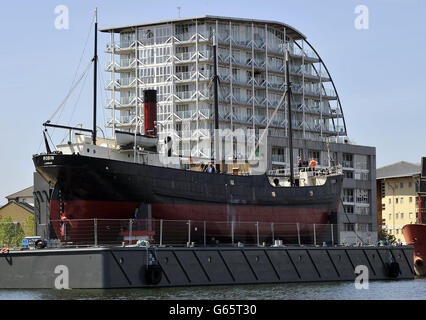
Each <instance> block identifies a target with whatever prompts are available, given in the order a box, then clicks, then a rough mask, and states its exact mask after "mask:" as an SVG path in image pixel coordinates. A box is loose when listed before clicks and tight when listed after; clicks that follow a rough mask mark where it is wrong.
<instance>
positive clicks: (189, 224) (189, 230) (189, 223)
mask: <svg viewBox="0 0 426 320" xmlns="http://www.w3.org/2000/svg"><path fill="white" fill-rule="evenodd" d="M188 244H189V245H190V244H191V220H188Z"/></svg>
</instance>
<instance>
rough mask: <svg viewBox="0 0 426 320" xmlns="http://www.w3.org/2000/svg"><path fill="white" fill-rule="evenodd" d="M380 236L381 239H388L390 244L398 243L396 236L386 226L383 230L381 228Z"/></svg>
mask: <svg viewBox="0 0 426 320" xmlns="http://www.w3.org/2000/svg"><path fill="white" fill-rule="evenodd" d="M378 237H379V241H380V240H382V241H386V242H387V243H388V244H396V238H395V236H394V235H392V234H390V233H389V232H388V230H386V229H385V228H382V230H380V232H379V234H378Z"/></svg>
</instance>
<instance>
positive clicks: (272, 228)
mask: <svg viewBox="0 0 426 320" xmlns="http://www.w3.org/2000/svg"><path fill="white" fill-rule="evenodd" d="M271 233H272V244H274V243H275V230H274V223H273V222H271Z"/></svg>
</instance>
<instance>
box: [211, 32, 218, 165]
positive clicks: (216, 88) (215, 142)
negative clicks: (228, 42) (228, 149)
mask: <svg viewBox="0 0 426 320" xmlns="http://www.w3.org/2000/svg"><path fill="white" fill-rule="evenodd" d="M213 60H214V63H213V69H214V70H213V82H214V83H213V85H214V129H215V130H214V152H215V158H216V161H217V163H216V172H217V173H219V172H220V164H219V162H218V161H219V159H218V157H219V98H218V82H219V77H218V75H217V52H216V33H215V31H214V30H213ZM212 160H213V159H212Z"/></svg>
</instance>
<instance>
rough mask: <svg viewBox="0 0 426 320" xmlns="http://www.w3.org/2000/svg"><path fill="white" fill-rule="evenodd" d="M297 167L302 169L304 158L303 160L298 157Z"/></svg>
mask: <svg viewBox="0 0 426 320" xmlns="http://www.w3.org/2000/svg"><path fill="white" fill-rule="evenodd" d="M297 167H298V168H301V167H302V158H301V157H298V158H297Z"/></svg>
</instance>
